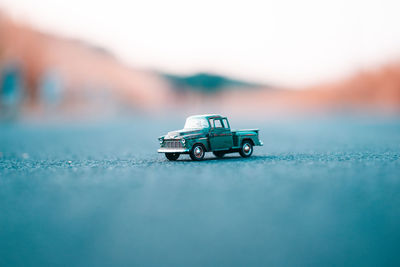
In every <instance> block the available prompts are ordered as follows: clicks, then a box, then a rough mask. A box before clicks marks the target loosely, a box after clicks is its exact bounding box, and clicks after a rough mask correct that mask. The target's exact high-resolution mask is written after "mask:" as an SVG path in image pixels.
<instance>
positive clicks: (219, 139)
mask: <svg viewBox="0 0 400 267" xmlns="http://www.w3.org/2000/svg"><path fill="white" fill-rule="evenodd" d="M210 125H211V129H210V137H209V138H210V145H211V150H227V149H230V148H232V146H233V140H232V132H231V129H230V128H229V124H228V122H227V120H226V119H219V118H218V119H210Z"/></svg>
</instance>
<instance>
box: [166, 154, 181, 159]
mask: <svg viewBox="0 0 400 267" xmlns="http://www.w3.org/2000/svg"><path fill="white" fill-rule="evenodd" d="M179 155H180V154H179V153H165V157H166V158H167V159H168V160H171V161H175V160H177V159H178V158H179Z"/></svg>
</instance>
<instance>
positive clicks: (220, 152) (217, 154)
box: [213, 151, 226, 158]
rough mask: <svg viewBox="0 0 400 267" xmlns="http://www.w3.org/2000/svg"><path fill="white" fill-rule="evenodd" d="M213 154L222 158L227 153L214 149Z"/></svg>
mask: <svg viewBox="0 0 400 267" xmlns="http://www.w3.org/2000/svg"><path fill="white" fill-rule="evenodd" d="M213 154H214V156H216V157H217V158H222V157H223V156H225V154H226V153H225V152H224V151H214V152H213Z"/></svg>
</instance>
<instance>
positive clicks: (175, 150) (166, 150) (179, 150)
mask: <svg viewBox="0 0 400 267" xmlns="http://www.w3.org/2000/svg"><path fill="white" fill-rule="evenodd" d="M189 151H190V150H189V149H188V148H172V147H162V148H160V149H158V150H157V152H158V153H187V152H189Z"/></svg>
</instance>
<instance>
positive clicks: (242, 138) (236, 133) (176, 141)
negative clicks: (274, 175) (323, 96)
mask: <svg viewBox="0 0 400 267" xmlns="http://www.w3.org/2000/svg"><path fill="white" fill-rule="evenodd" d="M258 132H259V130H258V129H249V130H231V128H230V124H229V121H228V119H227V118H226V117H223V116H221V115H218V114H206V115H196V116H190V117H188V118H187V119H186V123H185V126H184V128H183V129H182V130H178V131H172V132H169V133H168V134H166V135H164V136H161V137H159V141H160V149H158V152H159V153H165V156H166V157H167V159H169V160H177V159H178V158H179V156H180V154H189V155H190V157H191V158H192V160H202V159H203V158H204V155H205V153H206V152H213V154H214V155H215V156H216V157H218V158H222V157H223V156H224V155H225V154H227V153H234V152H239V153H240V155H241V156H242V157H244V158H247V157H250V156H251V155H252V153H253V147H254V146H262V145H263V144H262V142H261V141H260V140H259V138H258Z"/></svg>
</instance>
